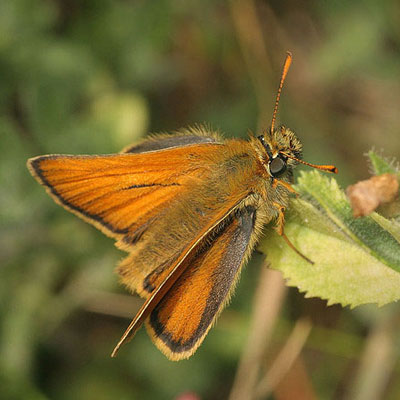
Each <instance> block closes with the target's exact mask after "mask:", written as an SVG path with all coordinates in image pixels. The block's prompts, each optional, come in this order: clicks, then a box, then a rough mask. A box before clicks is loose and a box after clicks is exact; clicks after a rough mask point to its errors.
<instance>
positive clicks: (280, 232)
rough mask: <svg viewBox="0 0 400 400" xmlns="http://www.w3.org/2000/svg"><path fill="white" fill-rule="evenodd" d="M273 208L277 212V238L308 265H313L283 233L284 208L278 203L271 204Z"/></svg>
mask: <svg viewBox="0 0 400 400" xmlns="http://www.w3.org/2000/svg"><path fill="white" fill-rule="evenodd" d="M273 206H274V207H275V208H276V209H277V210H278V218H277V222H276V228H275V229H276V231H277V232H278V235H279V236H282V237H283V239H285V242H286V243H287V244H288V245H289V247H290V248H291V249H292V250H294V251H295V252H296V253H297V254H298V255H299V256H300V257H302V258H304V260H306V261H307V262H308V263H310V264H314V262H313V261H311V260H310V259H309V258H308V257H306V256H305V255H304V254H303V253H301V252H300V251H299V250H297V249H296V247H295V246H294V244H293V243H292V242H291V241H290V240H289V238H288V237H287V236H286V235H285V232H284V226H285V214H284V211H285V207H283V206H282V205H281V204H279V203H275V202H274V203H273Z"/></svg>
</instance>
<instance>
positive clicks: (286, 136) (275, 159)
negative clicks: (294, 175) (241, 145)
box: [257, 126, 302, 178]
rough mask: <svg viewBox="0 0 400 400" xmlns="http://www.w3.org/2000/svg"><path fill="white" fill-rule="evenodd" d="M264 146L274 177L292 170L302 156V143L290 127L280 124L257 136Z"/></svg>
mask: <svg viewBox="0 0 400 400" xmlns="http://www.w3.org/2000/svg"><path fill="white" fill-rule="evenodd" d="M257 139H258V140H259V141H260V143H261V144H262V146H263V150H264V157H263V159H264V162H265V165H266V168H267V171H268V172H269V174H270V175H271V177H272V178H279V177H280V176H282V175H283V174H284V173H285V172H289V173H290V172H291V170H292V168H293V167H294V166H295V165H296V164H298V162H299V161H300V160H301V157H302V153H301V150H302V145H301V143H300V141H299V140H298V139H297V137H296V135H295V134H294V133H293V132H292V131H291V130H290V129H288V128H286V127H284V126H280V127H278V128H277V129H273V130H269V131H266V132H264V134H262V135H260V136H258V137H257Z"/></svg>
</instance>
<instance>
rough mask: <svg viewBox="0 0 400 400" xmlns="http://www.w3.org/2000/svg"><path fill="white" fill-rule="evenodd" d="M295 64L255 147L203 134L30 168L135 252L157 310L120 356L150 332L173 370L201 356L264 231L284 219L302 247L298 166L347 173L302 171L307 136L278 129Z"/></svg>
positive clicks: (144, 290)
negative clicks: (291, 220)
mask: <svg viewBox="0 0 400 400" xmlns="http://www.w3.org/2000/svg"><path fill="white" fill-rule="evenodd" d="M291 60H292V56H291V54H290V53H288V55H287V57H286V60H285V63H284V67H283V72H282V77H281V80H280V84H279V89H278V93H277V97H276V103H275V108H274V111H273V116H272V122H271V126H270V128H269V129H268V130H266V131H265V132H263V134H262V135H260V136H258V137H255V136H250V138H249V140H248V141H245V140H239V139H223V138H222V137H221V136H220V134H218V133H217V132H212V131H211V130H209V129H207V128H205V127H203V126H196V127H194V128H189V129H184V130H181V131H178V132H177V133H175V134H173V135H158V136H152V137H149V138H147V139H145V140H143V141H142V142H141V143H139V144H136V145H133V146H130V147H127V148H126V149H124V150H123V151H122V152H121V153H119V154H111V155H94V156H73V155H45V156H39V157H35V158H31V159H30V160H28V168H29V170H30V172H31V174H32V175H33V176H34V177H35V178H36V179H37V181H38V182H39V183H40V184H41V185H43V186H44V187H45V188H46V190H47V192H48V193H49V195H50V196H51V197H52V198H53V199H54V200H55V201H56V202H57V203H58V204H60V205H62V206H63V207H64V208H66V209H67V210H69V211H71V212H72V213H74V214H76V215H77V216H78V217H80V218H82V219H84V220H85V221H87V222H88V223H90V224H92V225H94V226H95V227H96V228H98V229H100V230H101V231H102V232H104V233H105V234H106V235H108V236H111V237H113V238H114V239H116V240H117V242H116V245H117V247H119V248H120V249H122V250H125V251H127V252H128V253H129V255H128V256H127V257H126V258H125V259H124V260H123V261H122V262H121V263H120V264H119V266H118V268H117V271H118V273H119V275H120V277H121V280H122V282H123V283H124V284H125V285H126V286H127V287H128V289H130V290H131V291H134V292H137V293H138V294H139V295H140V296H141V297H143V298H144V299H145V301H144V304H143V306H142V307H141V308H140V310H139V312H138V313H137V315H136V316H135V317H134V318H133V320H132V322H131V323H130V325H129V327H128V328H127V330H126V332H125V333H124V334H123V336H122V338H121V340H120V341H119V343H118V344H117V346H116V347H115V349H114V351H113V352H112V356H115V355H116V353H117V351H118V350H119V348H120V347H121V345H122V344H123V343H125V342H127V341H129V340H130V339H131V338H132V337H133V335H134V334H135V332H136V331H137V330H138V329H139V327H140V326H141V325H142V324H143V323H145V325H146V327H147V331H148V333H149V335H150V337H151V339H152V340H153V342H154V343H155V345H156V346H157V347H158V348H159V349H160V350H161V351H162V352H163V353H164V354H165V355H166V356H167V357H168V358H169V359H171V360H181V359H184V358H188V357H190V356H191V355H192V354H193V353H194V352H195V351H196V349H197V348H198V347H199V346H200V344H201V343H202V341H203V340H204V337H205V336H206V334H207V332H208V331H209V329H210V328H211V326H212V325H213V323H214V321H215V320H216V318H217V316H218V314H219V313H220V312H221V311H222V309H223V308H224V306H225V305H226V303H227V302H228V301H229V298H230V296H231V294H232V291H233V288H234V287H235V283H236V281H237V279H238V276H239V273H240V270H241V268H242V266H243V264H245V263H246V261H247V259H248V258H249V256H250V254H251V251H252V250H253V248H254V246H255V244H256V243H257V240H258V239H259V237H260V234H261V229H262V227H263V226H264V225H265V224H267V223H269V222H270V221H272V220H275V221H276V223H277V226H276V229H277V232H278V234H279V235H282V236H283V237H284V238H285V240H286V241H287V242H288V244H289V245H291V243H290V242H289V240H288V239H287V238H286V236H285V235H284V229H283V228H284V211H285V208H286V207H287V206H288V203H289V196H290V193H295V191H294V189H293V188H292V187H291V185H290V182H291V180H292V169H293V167H294V166H295V165H296V164H298V163H303V164H306V165H309V166H311V167H314V168H318V169H320V170H323V171H327V172H334V173H336V172H337V169H336V168H335V167H334V166H332V165H319V166H318V165H313V164H309V163H307V162H304V161H302V160H301V149H302V146H301V143H300V141H299V140H298V139H297V138H296V136H295V134H294V133H293V132H292V131H291V130H290V129H288V128H286V127H284V126H280V127H277V128H276V127H275V120H276V115H277V110H278V104H279V98H280V94H281V91H282V86H283V82H284V80H285V77H286V75H287V72H288V70H289V67H290V64H291ZM291 247H293V246H292V245H291ZM293 248H294V247H293ZM294 250H296V249H295V248H294ZM296 251H297V250H296ZM299 254H300V253H299ZM300 255H301V254H300ZM303 257H304V256H303ZM304 258H306V257H304ZM307 260H308V259H307Z"/></svg>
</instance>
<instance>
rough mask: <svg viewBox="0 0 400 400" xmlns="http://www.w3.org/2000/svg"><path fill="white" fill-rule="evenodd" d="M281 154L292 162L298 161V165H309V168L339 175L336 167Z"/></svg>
mask: <svg viewBox="0 0 400 400" xmlns="http://www.w3.org/2000/svg"><path fill="white" fill-rule="evenodd" d="M281 154H282V155H284V156H285V157H287V158H291V159H292V160H295V161H297V162H298V163H301V164H304V165H308V166H309V167H312V168H316V169H320V170H321V171H325V172H332V173H333V174H337V173H338V169H337V168H336V167H335V166H334V165H317V164H311V163H309V162H307V161H303V160H300V159H299V158H296V157H293V156H290V155H289V154H286V153H283V152H281Z"/></svg>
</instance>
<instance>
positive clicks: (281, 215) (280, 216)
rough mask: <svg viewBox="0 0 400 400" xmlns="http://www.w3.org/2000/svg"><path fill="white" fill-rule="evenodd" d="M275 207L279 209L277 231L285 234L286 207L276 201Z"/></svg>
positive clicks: (281, 234)
mask: <svg viewBox="0 0 400 400" xmlns="http://www.w3.org/2000/svg"><path fill="white" fill-rule="evenodd" d="M274 207H275V208H276V209H277V210H278V218H277V221H276V228H275V229H276V231H277V232H278V235H279V236H283V235H284V233H283V228H284V226H285V214H284V212H285V207H283V206H282V205H280V204H279V203H275V202H274Z"/></svg>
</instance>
